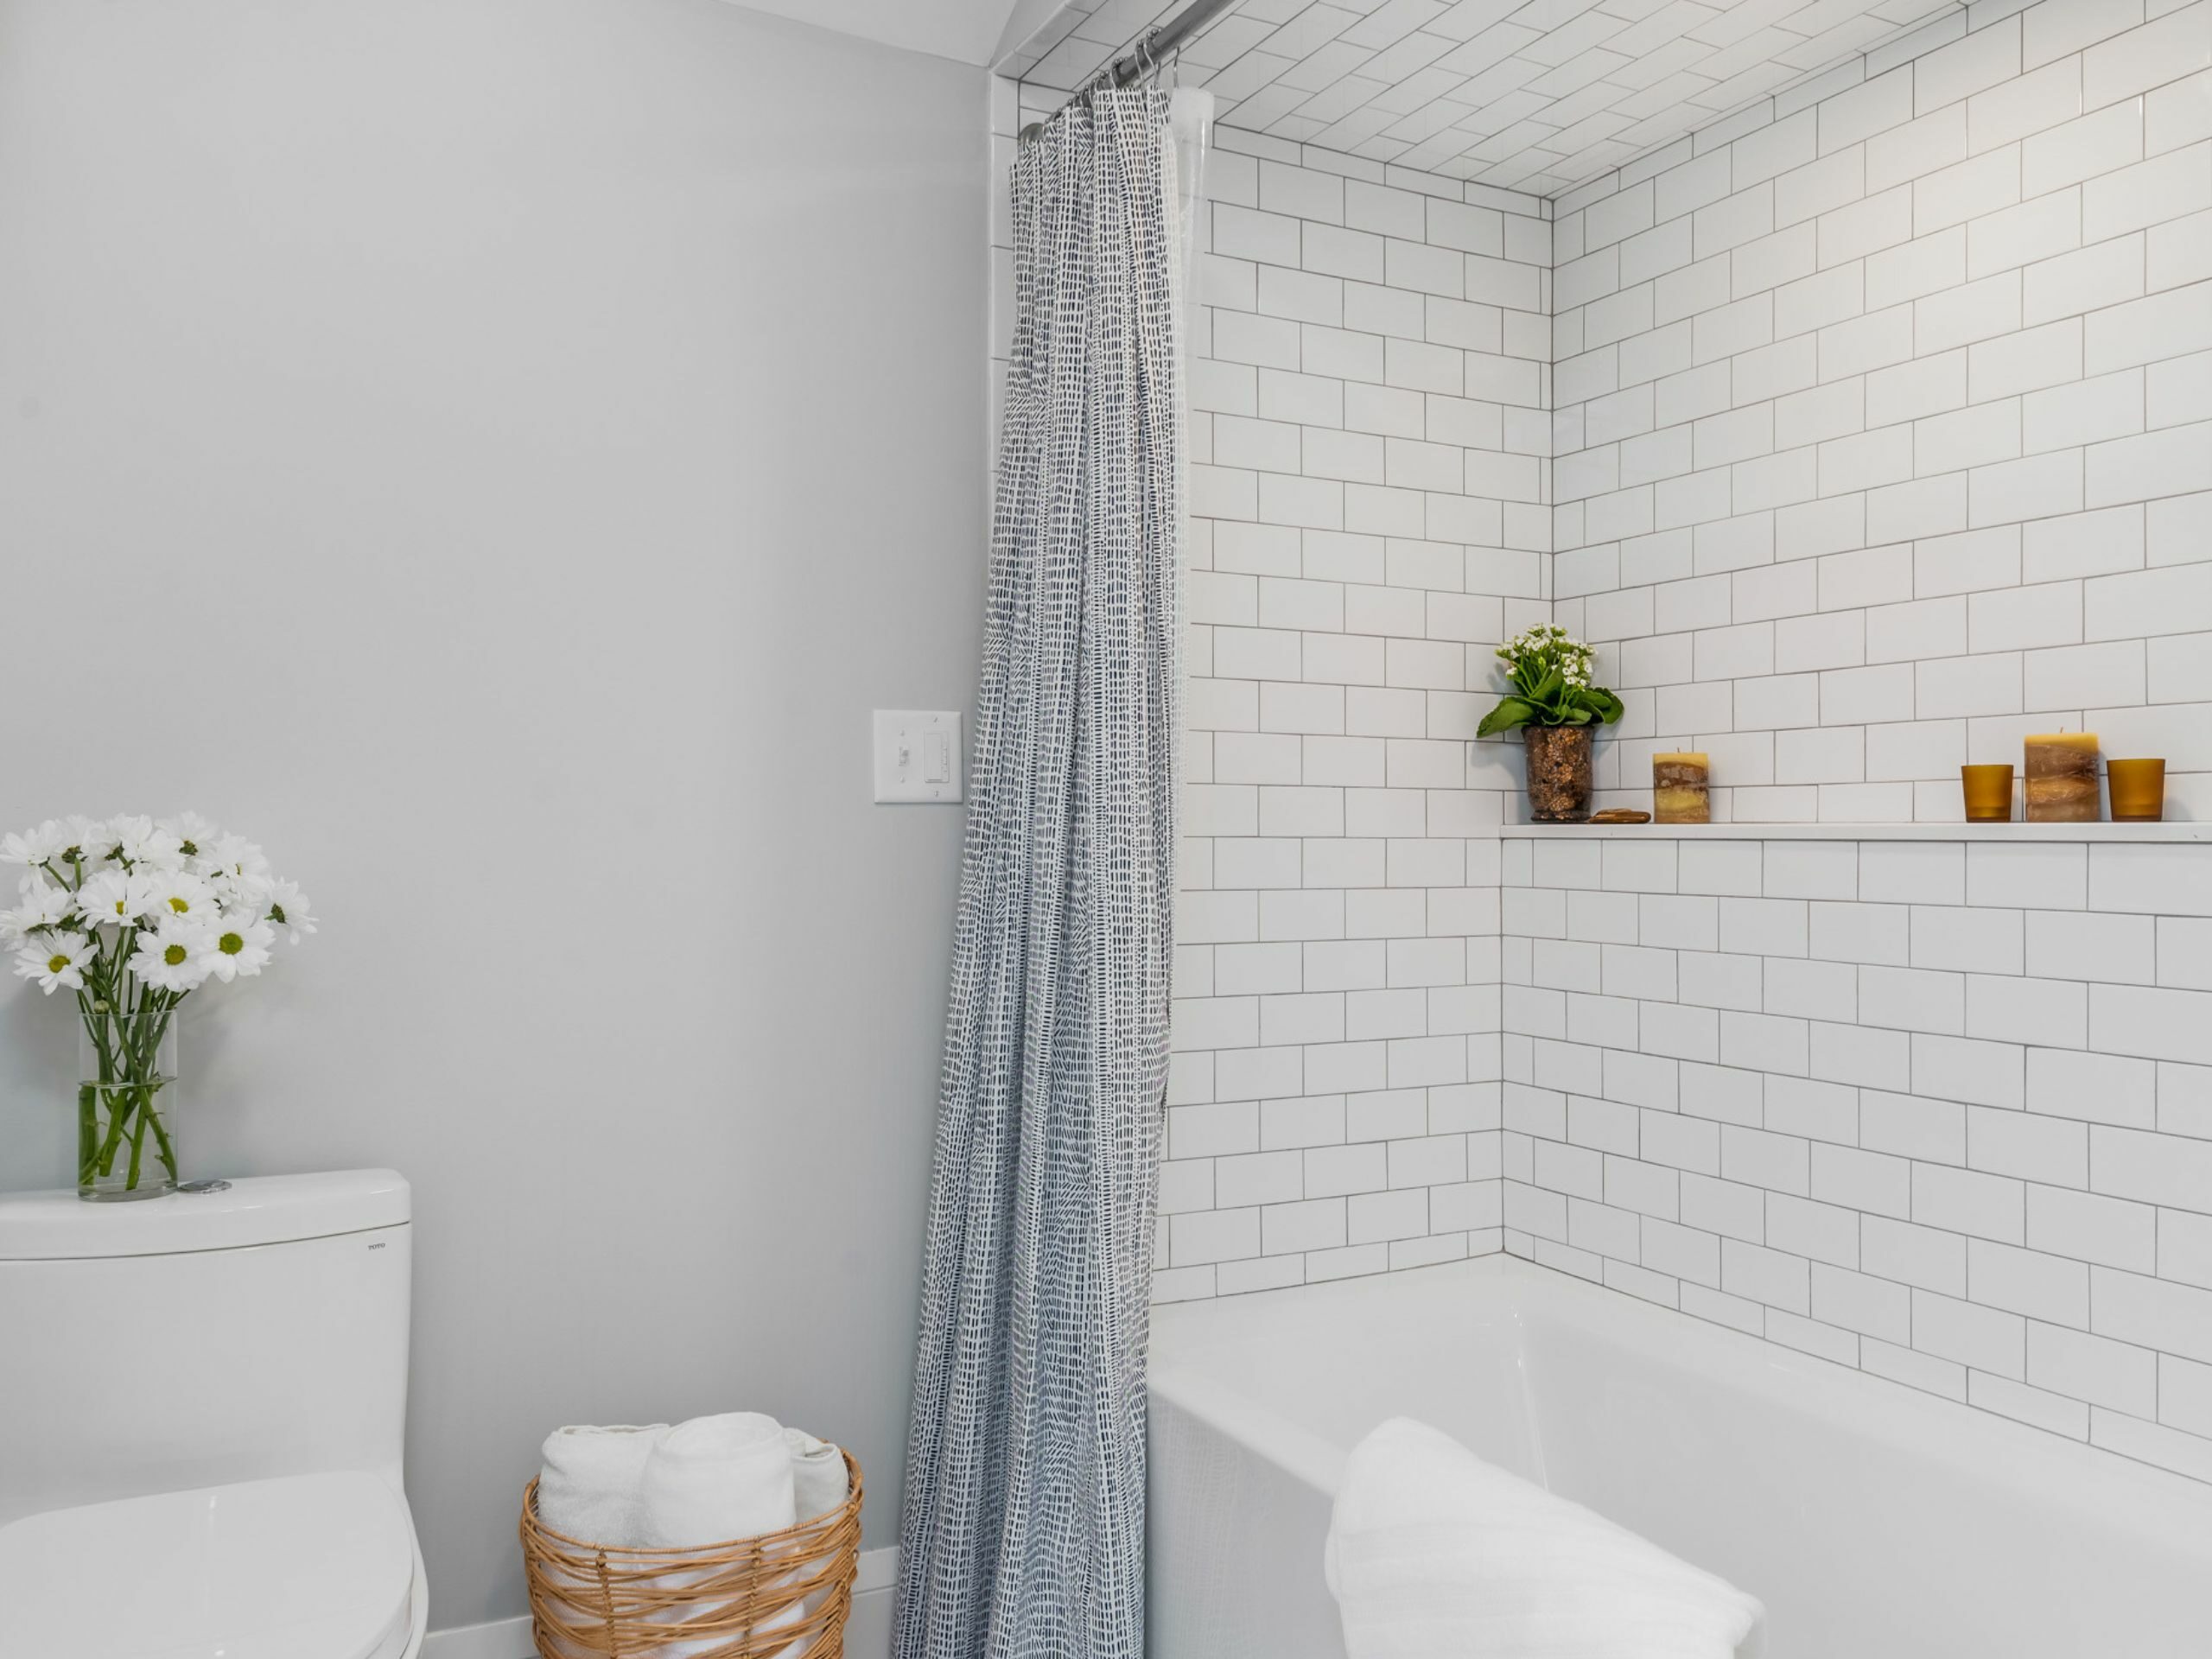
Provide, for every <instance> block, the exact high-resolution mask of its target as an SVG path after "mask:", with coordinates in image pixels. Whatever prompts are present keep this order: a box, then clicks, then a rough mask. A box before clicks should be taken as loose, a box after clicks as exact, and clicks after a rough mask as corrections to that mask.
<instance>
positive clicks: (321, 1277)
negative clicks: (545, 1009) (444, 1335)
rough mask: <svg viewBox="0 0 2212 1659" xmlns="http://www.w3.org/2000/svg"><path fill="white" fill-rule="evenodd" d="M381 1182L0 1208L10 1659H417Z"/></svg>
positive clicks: (399, 1201) (392, 1284)
mask: <svg viewBox="0 0 2212 1659" xmlns="http://www.w3.org/2000/svg"><path fill="white" fill-rule="evenodd" d="M410 1233H411V1226H410V1198H409V1193H408V1189H407V1184H406V1183H405V1182H404V1180H402V1179H400V1178H399V1177H398V1176H397V1175H395V1174H393V1173H391V1172H390V1171H362V1172H354V1173H346V1174H340V1175H312V1176H285V1177H269V1178H263V1179H247V1180H241V1181H238V1182H236V1183H235V1184H233V1185H232V1186H231V1187H230V1188H228V1189H226V1190H225V1191H223V1192H215V1193H212V1194H206V1195H197V1194H190V1193H178V1194H175V1195H171V1196H168V1197H164V1198H155V1199H149V1200H145V1201H143V1202H141V1203H137V1204H132V1205H117V1206H100V1205H83V1204H79V1202H78V1201H77V1199H76V1198H75V1195H74V1194H73V1193H68V1192H60V1193H23V1194H14V1195H8V1196H4V1197H0V1331H5V1332H8V1333H9V1340H8V1342H7V1343H6V1344H4V1345H0V1399H4V1400H7V1401H8V1402H10V1410H9V1412H8V1413H7V1414H5V1418H4V1420H0V1659H415V1656H416V1655H418V1654H419V1653H420V1652H421V1650H422V1646H423V1627H424V1625H425V1624H426V1623H427V1620H428V1613H429V1595H428V1588H427V1586H426V1584H425V1581H424V1578H423V1562H422V1552H421V1548H420V1547H419V1546H418V1544H417V1542H416V1535H415V1528H414V1522H413V1517H412V1516H411V1515H410V1512H409V1510H408V1507H407V1498H406V1495H405V1492H404V1489H403V1487H402V1485H401V1481H400V1474H399V1466H400V1442H401V1436H402V1431H403V1428H404V1421H405V1401H406V1366H407V1313H408V1301H409V1280H410Z"/></svg>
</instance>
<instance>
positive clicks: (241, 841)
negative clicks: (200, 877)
mask: <svg viewBox="0 0 2212 1659" xmlns="http://www.w3.org/2000/svg"><path fill="white" fill-rule="evenodd" d="M200 857H201V858H203V859H205V860H206V861H207V867H208V868H207V874H209V875H216V874H221V875H226V876H230V877H232V878H233V879H234V880H235V879H241V878H245V877H251V876H265V875H267V874H269V859H268V857H267V855H265V854H264V853H263V852H262V850H261V849H260V848H258V847H257V846H255V845H254V844H253V843H252V842H250V841H248V840H247V839H246V838H245V836H219V837H218V838H217V839H216V841H215V842H214V844H213V846H202V847H201V848H200Z"/></svg>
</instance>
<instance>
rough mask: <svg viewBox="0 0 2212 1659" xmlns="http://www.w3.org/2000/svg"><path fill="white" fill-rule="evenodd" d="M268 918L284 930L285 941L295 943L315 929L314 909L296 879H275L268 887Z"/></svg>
mask: <svg viewBox="0 0 2212 1659" xmlns="http://www.w3.org/2000/svg"><path fill="white" fill-rule="evenodd" d="M269 919H270V921H272V922H274V923H275V924H276V925H277V926H279V927H281V928H283V930H284V938H285V942H286V943H287V944H298V943H299V942H300V941H301V940H302V939H304V938H307V936H308V934H310V933H312V932H314V931H315V911H314V907H313V906H312V905H311V904H310V903H309V902H308V896H307V894H305V893H302V892H301V891H300V884H299V883H298V882H296V881H277V882H274V883H272V884H271V885H270V889H269Z"/></svg>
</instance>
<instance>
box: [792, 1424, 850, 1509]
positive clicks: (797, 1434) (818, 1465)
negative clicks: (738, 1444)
mask: <svg viewBox="0 0 2212 1659" xmlns="http://www.w3.org/2000/svg"><path fill="white" fill-rule="evenodd" d="M784 1444H785V1446H787V1447H789V1448H790V1450H791V1500H792V1503H793V1505H794V1507H795V1509H796V1510H797V1516H798V1520H800V1521H812V1520H814V1519H816V1518H817V1517H818V1516H824V1515H827V1514H829V1511H830V1510H834V1509H836V1507H837V1506H838V1505H839V1504H841V1503H843V1502H844V1501H845V1500H846V1499H847V1498H848V1497H851V1496H852V1491H853V1487H852V1478H851V1477H850V1476H849V1475H848V1474H847V1473H846V1472H845V1454H844V1453H843V1452H841V1451H839V1450H838V1449H837V1448H836V1446H832V1445H830V1444H829V1441H827V1440H817V1439H815V1438H814V1436H813V1435H811V1434H810V1433H807V1432H806V1431H805V1430H804V1429H803V1428H787V1429H785V1431H784Z"/></svg>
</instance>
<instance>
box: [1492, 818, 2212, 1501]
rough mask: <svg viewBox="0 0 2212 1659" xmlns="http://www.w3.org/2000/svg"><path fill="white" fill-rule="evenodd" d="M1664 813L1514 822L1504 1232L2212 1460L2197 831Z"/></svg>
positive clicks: (2194, 1460)
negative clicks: (1973, 829) (1773, 831)
mask: <svg viewBox="0 0 2212 1659" xmlns="http://www.w3.org/2000/svg"><path fill="white" fill-rule="evenodd" d="M1653 833H1654V836H1655V838H1654V839H1652V840H1649V841H1628V840H1606V841H1599V840H1580V841H1572V842H1546V841H1541V840H1538V841H1534V842H1532V841H1529V840H1527V839H1520V838H1515V839H1509V840H1507V841H1506V842H1504V845H1503V856H1502V862H1501V877H1502V880H1503V882H1504V884H1505V887H1504V895H1503V898H1504V902H1503V906H1502V915H1503V926H1504V938H1503V946H1502V950H1501V954H1500V965H1501V970H1502V972H1503V977H1504V987H1503V990H1504V998H1503V1010H1504V1016H1505V1033H1504V1037H1503V1047H1502V1058H1503V1065H1504V1077H1503V1100H1502V1103H1501V1105H1502V1109H1503V1135H1502V1137H1501V1139H1502V1143H1503V1144H1502V1146H1501V1148H1500V1154H1501V1160H1502V1169H1503V1178H1504V1221H1505V1228H1506V1231H1505V1247H1506V1249H1508V1250H1510V1251H1511V1252H1512V1253H1513V1254H1515V1255H1526V1256H1529V1257H1530V1258H1532V1259H1533V1260H1535V1261H1536V1262H1542V1263H1544V1264H1546V1265H1547V1266H1550V1267H1554V1268H1560V1269H1561V1270H1563V1271H1566V1272H1569V1273H1573V1274H1580V1275H1581V1276H1582V1277H1584V1278H1587V1279H1591V1280H1594V1281H1598V1282H1599V1283H1602V1284H1607V1285H1611V1286H1614V1287H1617V1288H1619V1289H1622V1290H1625V1291H1628V1292H1630V1293H1631V1294H1635V1295H1637V1296H1641V1297H1643V1298H1644V1299H1646V1300H1654V1301H1658V1302H1662V1303H1664V1304H1666V1305H1667V1306H1670V1307H1678V1308H1680V1309H1681V1311H1682V1312H1684V1313H1692V1314H1695V1315H1697V1316H1698V1317H1700V1318H1703V1319H1718V1320H1720V1321H1722V1322H1723V1323H1726V1324H1728V1325H1734V1326H1735V1327H1737V1328H1738V1329H1739V1330H1743V1331H1748V1332H1751V1333H1752V1334H1753V1335H1756V1336H1764V1337H1765V1338H1768V1339H1769V1340H1770V1341H1774V1342H1779V1343H1782V1344H1786V1345H1788V1346H1789V1347H1793V1348H1801V1349H1805V1350H1807V1351H1811V1352H1814V1353H1817V1354H1820V1355H1821V1356H1822V1357H1825V1358H1828V1359H1832V1360H1835V1361H1838V1362H1840V1363H1843V1364H1847V1365H1856V1366H1859V1367H1860V1368H1862V1369H1864V1370H1870V1371H1874V1372H1877V1373H1878V1374H1880V1375H1882V1376H1888V1377H1892V1378H1894V1379H1896V1380H1897V1381H1899V1382H1902V1383H1909V1384H1910V1385H1911V1386H1913V1387H1915V1388H1919V1389H1929V1390H1931V1391H1933V1392H1936V1393H1938V1394H1942V1395H1948V1397H1950V1398H1952V1399H1955V1400H1962V1401H1965V1402H1968V1403H1969V1404H1973V1405H1976V1406H1980V1407H1983V1408H1986V1409H1988V1410H1991V1411H1995V1412H1999V1413H2001V1414H2005V1415H2006V1416H2012V1417H2018V1418H2021V1419H2023V1420H2024V1421H2029V1422H2032V1423H2035V1424H2037V1426H2039V1427H2045V1428H2050V1429H2052V1430H2054V1431H2055V1432H2056V1433H2063V1434H2066V1435H2069V1436H2071V1437H2072V1438H2073V1439H2075V1440H2088V1441H2092V1442H2094V1443H2095V1444H2097V1445H2101V1446H2108V1447H2110V1448H2112V1449H2113V1450H2115V1451H2119V1452H2124V1453H2126V1455H2127V1456H2130V1457H2133V1458H2138V1459H2144V1460H2145V1461H2148V1462H2152V1463H2157V1464H2161V1465H2164V1466H2166V1467H2168V1468H2171V1469H2176V1470H2179V1471H2182V1472H2183V1473H2188V1474H2193V1475H2197V1476H2200V1477H2202V1476H2206V1475H2208V1474H2212V1414H2208V1413H2207V1411H2206V1409H2205V1402H2206V1398H2207V1396H2206V1393H2205V1390H2204V1388H2203V1386H2202V1379H2201V1378H2200V1376H2199V1373H2200V1372H2201V1371H2202V1370H2204V1368H2205V1367H2206V1366H2208V1365H2212V973H2208V969H2212V962H2208V959H2207V957H2206V951H2207V949H2208V942H2212V846H2208V845H2202V844H2193V845H2183V846H2158V845H2148V844H2131V843H2118V844H2114V843H2082V842H2038V843H2034V844H2027V845H2020V844H2014V845H2004V844H1991V843H1987V842H1880V841H1868V842H1853V841H1847V840H1845V841H1809V842H1808V841H1777V840H1770V841H1764V842H1761V841H1758V840H1753V839H1745V840H1743V841H1711V840H1705V841H1690V840H1681V841H1677V840H1674V839H1663V840H1662V839H1657V838H1656V832H1653ZM1631 894H1632V895H1633V900H1632V902H1627V903H1624V902H1622V901H1623V900H1624V899H1630V895H1631ZM2094 895H2102V896H2101V897H2097V896H2094ZM2093 903H2102V904H2106V905H2108V906H2113V908H2112V910H2111V911H2108V912H2105V913H2100V912H2096V911H2092V910H2090V909H2088V908H2087V906H2089V905H2091V904H2093ZM2123 906H2124V909H2125V913H2120V912H2121V911H2122V907H2123Z"/></svg>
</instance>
